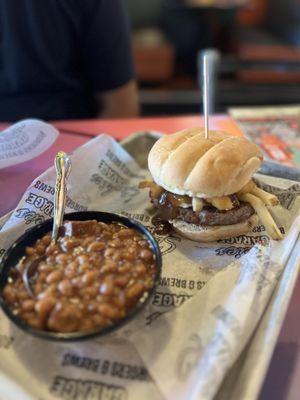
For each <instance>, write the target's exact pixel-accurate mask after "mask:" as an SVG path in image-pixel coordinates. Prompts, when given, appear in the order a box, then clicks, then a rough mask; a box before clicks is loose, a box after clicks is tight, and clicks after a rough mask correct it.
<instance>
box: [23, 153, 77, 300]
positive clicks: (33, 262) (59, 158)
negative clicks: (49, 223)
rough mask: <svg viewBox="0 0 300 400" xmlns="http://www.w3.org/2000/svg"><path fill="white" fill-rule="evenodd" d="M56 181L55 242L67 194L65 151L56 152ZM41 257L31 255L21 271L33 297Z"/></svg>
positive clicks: (53, 232)
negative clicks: (33, 278) (34, 279)
mask: <svg viewBox="0 0 300 400" xmlns="http://www.w3.org/2000/svg"><path fill="white" fill-rule="evenodd" d="M54 165H55V170H56V183H55V193H54V215H53V228H52V243H56V241H57V239H58V236H59V231H60V227H61V225H62V222H63V217H64V211H65V203H66V195H67V179H68V177H69V175H70V172H71V160H70V158H69V157H68V155H67V154H66V153H64V152H63V151H60V152H58V153H57V154H56V157H55V161H54ZM42 258H43V257H39V256H35V257H32V258H31V259H30V260H29V261H28V262H27V263H26V265H25V268H24V269H23V273H22V279H23V282H24V285H25V287H26V290H27V292H28V293H29V294H30V296H31V297H34V294H33V289H32V277H33V276H34V274H35V272H36V269H37V266H38V264H39V262H40V261H41V260H42Z"/></svg>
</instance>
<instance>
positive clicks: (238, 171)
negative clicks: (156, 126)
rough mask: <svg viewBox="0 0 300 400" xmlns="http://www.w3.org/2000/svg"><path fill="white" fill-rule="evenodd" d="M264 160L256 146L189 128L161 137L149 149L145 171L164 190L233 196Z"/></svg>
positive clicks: (228, 136)
mask: <svg viewBox="0 0 300 400" xmlns="http://www.w3.org/2000/svg"><path fill="white" fill-rule="evenodd" d="M262 160H263V156H262V152H261V150H260V148H259V147H258V146H256V144H254V143H253V142H250V141H249V140H247V139H245V138H243V137H237V136H232V135H230V134H229V133H226V132H222V131H210V132H209V139H205V134H204V129H201V128H191V129H185V130H183V131H180V132H177V133H174V134H172V135H165V136H163V137H161V138H160V139H159V140H158V141H157V142H156V143H155V144H154V146H153V147H152V149H151V151H150V153H149V157H148V167H149V170H150V172H151V175H152V177H153V180H154V181H155V182H156V183H157V184H158V185H160V186H162V187H163V188H164V189H166V190H168V191H170V192H172V193H177V194H182V195H184V194H187V195H189V196H195V197H202V198H207V197H220V196H225V195H230V194H233V193H236V192H237V191H238V190H240V189H241V188H242V187H243V186H244V185H245V184H246V183H247V182H248V181H249V180H250V179H251V177H252V176H253V174H254V173H255V172H256V171H257V170H258V169H259V167H260V165H261V163H262Z"/></svg>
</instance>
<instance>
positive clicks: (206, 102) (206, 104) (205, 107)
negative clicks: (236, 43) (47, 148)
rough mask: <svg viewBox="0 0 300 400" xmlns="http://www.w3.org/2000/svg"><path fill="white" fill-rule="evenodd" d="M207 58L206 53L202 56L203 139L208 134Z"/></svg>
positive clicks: (206, 137)
mask: <svg viewBox="0 0 300 400" xmlns="http://www.w3.org/2000/svg"><path fill="white" fill-rule="evenodd" d="M208 76H209V74H208V59H207V55H204V57H203V88H202V96H203V110H204V129H205V139H208V136H209V79H208Z"/></svg>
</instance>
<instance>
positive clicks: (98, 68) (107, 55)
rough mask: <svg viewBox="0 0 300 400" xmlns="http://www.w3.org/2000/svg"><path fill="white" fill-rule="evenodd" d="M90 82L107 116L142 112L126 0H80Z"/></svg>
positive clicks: (123, 115) (83, 47)
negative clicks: (81, 0) (139, 105)
mask: <svg viewBox="0 0 300 400" xmlns="http://www.w3.org/2000/svg"><path fill="white" fill-rule="evenodd" d="M80 4H81V9H82V18H83V32H82V38H83V42H82V46H81V48H82V55H83V60H82V61H83V67H84V71H85V77H86V81H87V82H88V86H89V89H90V91H91V92H92V93H93V95H94V97H95V98H96V101H97V114H98V116H99V117H100V116H101V117H104V118H116V117H120V118H121V117H130V116H136V115H137V114H138V96H137V86H136V83H135V77H134V67H133V57H132V48H131V31H130V25H129V20H128V15H127V12H126V8H125V3H124V1H123V0H113V1H111V0H85V1H84V2H80Z"/></svg>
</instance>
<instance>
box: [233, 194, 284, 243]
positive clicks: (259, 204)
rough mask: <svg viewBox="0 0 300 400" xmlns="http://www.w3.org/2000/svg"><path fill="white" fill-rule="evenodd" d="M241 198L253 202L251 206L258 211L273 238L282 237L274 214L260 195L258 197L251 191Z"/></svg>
mask: <svg viewBox="0 0 300 400" xmlns="http://www.w3.org/2000/svg"><path fill="white" fill-rule="evenodd" d="M239 198H240V199H241V200H242V201H244V202H246V203H249V204H251V206H252V207H253V208H254V210H255V211H256V213H257V215H258V217H259V219H260V220H261V222H262V223H263V224H264V225H265V228H266V230H267V232H268V234H269V235H270V236H271V238H272V239H274V240H280V239H282V237H283V236H282V233H281V232H280V230H279V229H278V226H277V225H276V223H275V221H274V219H273V217H272V215H271V214H270V212H269V211H268V209H267V208H266V206H265V204H264V202H263V201H262V200H261V199H260V198H259V197H256V196H254V195H253V194H251V193H245V194H242V195H240V196H239Z"/></svg>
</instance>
